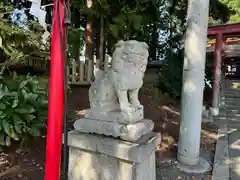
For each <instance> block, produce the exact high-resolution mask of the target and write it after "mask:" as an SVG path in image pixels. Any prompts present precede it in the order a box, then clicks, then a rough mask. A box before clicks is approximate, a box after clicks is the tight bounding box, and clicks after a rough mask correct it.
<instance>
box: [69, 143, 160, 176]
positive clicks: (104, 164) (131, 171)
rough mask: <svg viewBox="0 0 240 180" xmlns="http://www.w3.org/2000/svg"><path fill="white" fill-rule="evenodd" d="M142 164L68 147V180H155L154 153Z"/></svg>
mask: <svg viewBox="0 0 240 180" xmlns="http://www.w3.org/2000/svg"><path fill="white" fill-rule="evenodd" d="M145 158H146V160H145V161H143V162H142V163H133V162H131V161H124V160H121V159H117V158H114V157H112V156H108V155H105V154H101V153H95V152H91V151H85V150H82V149H78V148H75V147H70V151H69V172H68V180H156V170H155V169H156V168H155V152H154V151H153V152H152V153H151V154H150V155H149V156H146V157H145Z"/></svg>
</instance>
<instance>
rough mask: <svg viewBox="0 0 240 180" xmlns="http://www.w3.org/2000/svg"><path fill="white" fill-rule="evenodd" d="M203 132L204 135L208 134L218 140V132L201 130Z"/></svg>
mask: <svg viewBox="0 0 240 180" xmlns="http://www.w3.org/2000/svg"><path fill="white" fill-rule="evenodd" d="M201 133H202V134H203V135H204V136H207V137H209V138H212V139H215V140H217V138H218V136H217V134H216V133H212V132H209V131H205V130H201Z"/></svg>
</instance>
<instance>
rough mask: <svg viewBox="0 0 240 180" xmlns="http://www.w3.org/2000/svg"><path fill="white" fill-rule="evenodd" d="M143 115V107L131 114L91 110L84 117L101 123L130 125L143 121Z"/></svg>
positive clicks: (118, 111)
mask: <svg viewBox="0 0 240 180" xmlns="http://www.w3.org/2000/svg"><path fill="white" fill-rule="evenodd" d="M143 115H144V114H143V107H142V108H141V109H135V111H134V112H132V113H130V114H127V113H124V112H121V110H120V109H116V110H113V111H108V112H106V111H104V110H101V109H89V110H88V112H87V113H86V114H85V115H84V117H85V118H88V119H97V120H100V121H101V120H102V121H109V122H117V123H122V124H129V123H133V122H136V121H139V120H141V119H143V118H144V116H143Z"/></svg>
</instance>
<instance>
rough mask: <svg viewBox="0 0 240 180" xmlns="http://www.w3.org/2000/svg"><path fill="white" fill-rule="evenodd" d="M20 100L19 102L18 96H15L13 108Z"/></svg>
mask: <svg viewBox="0 0 240 180" xmlns="http://www.w3.org/2000/svg"><path fill="white" fill-rule="evenodd" d="M18 102H19V100H18V98H15V99H14V101H13V104H12V108H15V107H17V105H18Z"/></svg>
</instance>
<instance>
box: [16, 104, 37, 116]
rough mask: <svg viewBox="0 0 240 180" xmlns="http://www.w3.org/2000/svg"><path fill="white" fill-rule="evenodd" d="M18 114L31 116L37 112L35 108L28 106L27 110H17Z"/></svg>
mask: <svg viewBox="0 0 240 180" xmlns="http://www.w3.org/2000/svg"><path fill="white" fill-rule="evenodd" d="M15 111H16V112H18V113H20V114H29V113H30V114H31V113H33V112H35V108H34V107H32V106H30V105H27V106H26V107H25V108H17V109H15Z"/></svg>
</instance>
